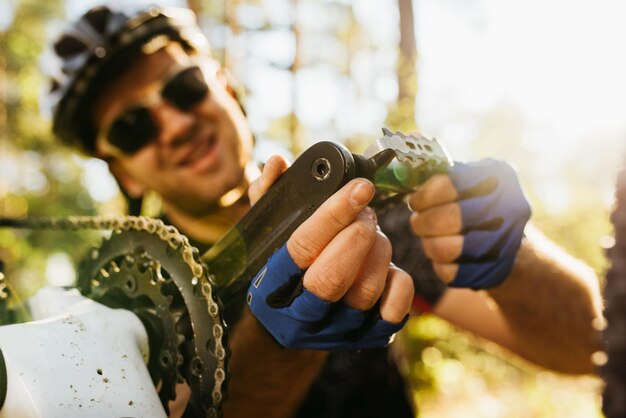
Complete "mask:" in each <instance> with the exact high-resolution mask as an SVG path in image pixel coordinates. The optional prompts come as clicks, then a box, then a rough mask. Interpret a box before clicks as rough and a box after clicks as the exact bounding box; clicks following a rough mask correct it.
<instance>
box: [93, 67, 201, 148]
mask: <svg viewBox="0 0 626 418" xmlns="http://www.w3.org/2000/svg"><path fill="white" fill-rule="evenodd" d="M208 93H209V86H208V85H207V82H206V79H205V78H204V75H203V74H202V70H201V69H200V67H198V66H192V67H187V68H184V69H183V70H181V71H179V72H177V73H176V74H174V75H173V76H172V77H171V78H170V79H169V80H168V81H166V82H165V83H164V84H163V87H162V89H161V93H160V94H161V98H163V99H164V100H167V101H168V102H169V103H171V104H172V105H174V106H176V107H177V108H178V109H180V110H182V111H184V112H187V111H189V110H190V109H191V108H192V107H194V106H195V105H197V104H198V103H200V102H201V101H202V100H203V99H204V98H205V97H206V95H207V94H208ZM104 132H106V135H105V137H106V141H107V142H108V143H110V144H111V145H113V146H114V147H115V148H117V149H118V150H120V151H121V152H123V153H124V154H127V155H131V154H134V153H136V152H137V151H139V150H140V149H142V148H143V147H145V146H146V145H148V144H150V143H151V142H153V141H154V140H155V139H156V138H157V136H158V134H159V125H158V124H157V121H156V120H155V119H154V118H153V117H152V113H151V112H150V109H149V108H148V107H147V106H146V104H145V103H144V104H137V105H133V106H131V107H129V108H128V109H126V110H125V111H124V112H122V113H121V114H120V115H119V116H118V117H116V118H115V120H113V122H112V123H111V124H110V125H109V128H108V129H107V130H105V131H104Z"/></svg>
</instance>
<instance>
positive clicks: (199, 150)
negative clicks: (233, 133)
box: [178, 131, 217, 167]
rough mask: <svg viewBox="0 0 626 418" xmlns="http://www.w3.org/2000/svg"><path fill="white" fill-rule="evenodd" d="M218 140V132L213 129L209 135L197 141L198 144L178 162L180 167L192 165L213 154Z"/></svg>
mask: <svg viewBox="0 0 626 418" xmlns="http://www.w3.org/2000/svg"><path fill="white" fill-rule="evenodd" d="M216 142H217V133H216V132H215V131H212V132H211V133H210V134H209V135H208V137H205V138H204V139H203V140H201V141H197V142H196V144H197V145H196V146H195V148H194V149H193V150H191V151H189V153H188V154H187V155H186V156H185V157H184V158H183V159H182V160H181V161H180V162H179V163H178V167H191V166H193V165H195V164H196V163H197V162H199V161H200V160H203V159H204V158H203V157H205V156H207V155H208V154H211V151H212V150H213V148H215V144H216Z"/></svg>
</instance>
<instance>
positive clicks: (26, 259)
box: [0, 0, 97, 303]
mask: <svg viewBox="0 0 626 418" xmlns="http://www.w3.org/2000/svg"><path fill="white" fill-rule="evenodd" d="M61 6H62V2H61V1H59V0H57V1H47V2H40V1H36V0H22V1H20V2H18V3H17V6H16V7H17V9H16V11H15V18H14V20H13V22H12V24H11V25H10V26H9V28H8V29H7V30H6V31H5V32H3V33H0V47H1V52H2V60H1V62H2V64H4V65H3V66H2V67H0V73H1V75H2V76H3V77H2V79H3V80H4V81H5V83H4V85H3V86H2V88H0V91H3V92H4V97H2V98H0V99H1V100H0V101H1V104H2V105H3V106H2V107H0V109H2V110H3V111H4V112H5V113H6V126H5V127H4V130H3V131H2V132H1V134H2V135H3V136H2V137H0V141H1V142H0V150H2V154H1V155H0V157H1V159H2V164H4V170H3V171H2V173H4V175H3V177H2V178H0V216H6V217H25V216H30V217H37V216H68V215H76V214H95V213H96V206H95V204H94V202H93V201H92V199H91V198H90V197H89V195H88V194H87V192H86V191H85V187H84V184H83V182H82V168H81V167H80V165H79V164H78V162H79V160H77V159H76V158H75V157H72V155H71V153H70V152H69V151H67V150H65V149H62V148H61V147H59V146H58V144H56V142H55V140H54V139H53V138H52V135H51V130H50V122H49V121H47V120H45V119H43V118H42V116H41V114H40V109H39V97H40V95H41V92H42V91H43V88H44V86H43V79H42V77H41V72H40V67H39V56H40V54H41V51H42V49H43V48H44V46H45V42H47V39H45V37H46V34H47V33H48V31H47V25H48V23H49V22H50V21H52V20H53V19H54V18H58V17H59V15H60V13H61ZM5 175H6V176H5ZM95 239H97V237H96V236H95V235H94V234H93V233H88V232H81V233H73V232H70V233H68V232H52V231H30V230H16V231H14V230H8V229H4V230H0V257H2V259H3V261H4V262H5V269H6V271H5V273H6V275H7V281H8V283H9V285H11V287H12V288H13V290H14V295H15V300H14V303H19V301H20V300H21V299H22V298H24V297H27V296H29V295H30V294H32V293H33V292H34V291H35V290H37V289H38V288H39V287H41V286H42V285H43V284H45V278H46V276H45V268H46V263H47V260H48V257H49V255H51V254H53V253H55V252H64V253H67V254H69V255H70V256H71V257H72V258H74V259H78V258H79V257H80V255H81V254H82V252H83V251H84V249H85V246H86V245H87V243H90V242H91V243H93V242H94V240H95Z"/></svg>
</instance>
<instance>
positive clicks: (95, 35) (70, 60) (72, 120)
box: [47, 5, 210, 155]
mask: <svg viewBox="0 0 626 418" xmlns="http://www.w3.org/2000/svg"><path fill="white" fill-rule="evenodd" d="M168 42H178V43H180V44H181V45H182V46H183V47H184V48H185V49H186V50H187V51H188V52H196V53H205V54H209V51H210V49H209V44H208V41H207V39H206V37H205V36H204V35H203V34H202V32H201V31H200V28H199V27H198V26H197V24H196V19H195V15H194V13H193V12H192V11H190V10H187V9H181V8H173V7H172V8H163V7H156V6H151V7H149V8H147V9H143V10H140V11H138V12H136V13H128V14H127V13H124V12H123V11H119V10H113V9H111V8H110V7H108V6H104V5H102V6H97V7H94V8H92V9H90V10H89V11H88V12H86V13H85V14H84V15H83V16H82V17H81V18H80V19H79V20H78V21H76V22H74V23H73V24H71V25H70V26H69V27H68V28H67V29H66V30H65V31H64V32H63V33H62V34H61V36H60V37H59V39H58V40H57V41H56V42H55V43H54V44H53V46H52V51H50V52H51V54H52V55H53V56H54V57H56V60H57V61H58V65H57V67H58V68H57V71H56V74H50V90H49V93H48V98H47V99H48V103H47V104H48V108H49V110H50V111H51V113H52V122H53V130H54V133H55V134H56V135H57V136H58V137H59V138H60V139H61V140H62V141H63V142H65V143H66V144H68V145H70V146H73V147H75V148H78V149H79V150H81V151H82V152H85V153H87V154H92V155H93V154H94V153H95V140H96V131H95V127H94V126H93V123H92V121H91V114H90V113H91V104H92V103H93V102H94V99H95V98H96V97H97V95H98V94H99V92H100V91H101V89H102V88H103V86H105V85H106V83H107V82H108V81H110V80H111V79H114V78H115V77H116V76H118V75H119V74H120V73H121V72H123V71H124V70H125V69H126V68H128V65H129V62H132V59H133V58H135V57H137V56H139V54H140V53H141V51H142V50H143V51H144V53H145V51H146V47H151V46H152V47H153V48H158V46H159V45H161V46H164V45H165V44H166V43H168ZM48 67H50V66H48Z"/></svg>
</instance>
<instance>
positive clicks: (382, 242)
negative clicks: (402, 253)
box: [343, 230, 391, 311]
mask: <svg viewBox="0 0 626 418" xmlns="http://www.w3.org/2000/svg"><path fill="white" fill-rule="evenodd" d="M390 262H391V243H390V242H389V240H388V239H387V237H385V235H384V234H383V233H382V232H381V231H380V230H379V231H377V234H376V237H375V240H374V244H373V245H372V248H371V250H370V252H369V254H367V256H366V257H365V262H364V264H363V265H362V266H361V271H360V273H359V275H358V276H357V279H356V280H355V281H354V283H353V284H352V286H350V288H349V289H348V291H347V292H346V294H345V296H344V297H343V302H344V303H345V304H346V305H348V306H349V307H351V308H353V309H358V310H360V311H365V310H368V309H370V308H372V307H373V306H374V305H375V304H376V302H377V301H378V299H379V298H380V295H381V294H382V293H383V290H384V289H385V278H386V277H387V271H388V270H389V263H390Z"/></svg>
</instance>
